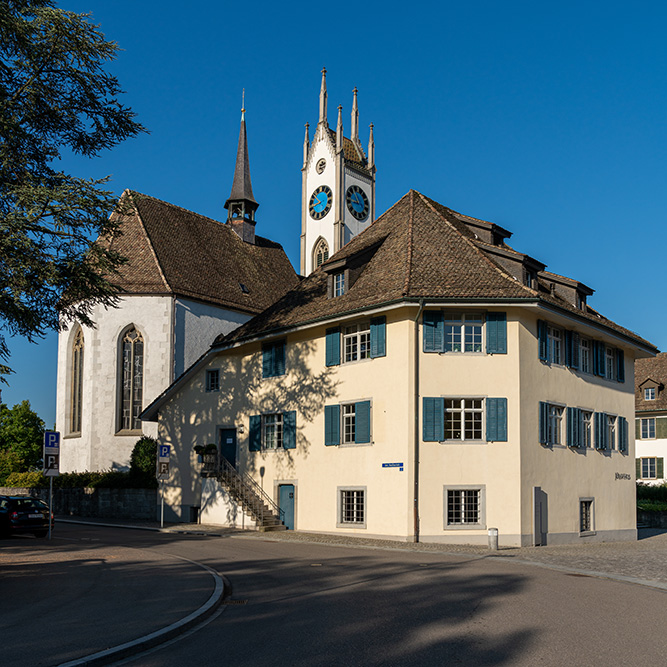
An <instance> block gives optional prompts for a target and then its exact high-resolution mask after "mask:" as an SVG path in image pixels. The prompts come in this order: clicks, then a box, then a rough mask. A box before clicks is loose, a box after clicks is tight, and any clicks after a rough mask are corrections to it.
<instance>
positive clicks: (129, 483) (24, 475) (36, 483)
mask: <svg viewBox="0 0 667 667" xmlns="http://www.w3.org/2000/svg"><path fill="white" fill-rule="evenodd" d="M151 482H152V483H153V484H151ZM5 486H9V487H16V488H21V489H23V488H26V489H39V488H45V487H48V486H49V478H48V477H45V476H44V474H43V473H41V472H13V473H11V474H10V475H8V476H7V479H6V480H5ZM53 488H54V489H80V488H92V489H96V488H97V489H146V488H157V481H156V480H155V478H153V479H152V480H151V479H148V478H145V477H144V478H139V479H137V478H136V477H135V476H134V475H131V474H130V473H129V472H119V471H117V470H105V471H102V472H69V473H67V472H66V473H61V474H60V475H58V476H57V477H54V478H53Z"/></svg>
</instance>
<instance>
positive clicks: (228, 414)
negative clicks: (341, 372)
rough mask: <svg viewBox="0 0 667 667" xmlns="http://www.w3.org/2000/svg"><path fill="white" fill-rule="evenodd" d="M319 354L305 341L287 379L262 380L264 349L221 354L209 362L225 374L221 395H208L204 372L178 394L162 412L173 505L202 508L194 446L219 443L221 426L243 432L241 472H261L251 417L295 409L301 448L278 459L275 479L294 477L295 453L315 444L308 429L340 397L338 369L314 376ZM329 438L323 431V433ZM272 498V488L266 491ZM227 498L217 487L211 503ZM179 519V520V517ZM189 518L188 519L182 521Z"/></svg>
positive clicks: (293, 350) (290, 350)
mask: <svg viewBox="0 0 667 667" xmlns="http://www.w3.org/2000/svg"><path fill="white" fill-rule="evenodd" d="M314 356H315V344H314V343H313V342H312V341H304V342H300V343H295V344H293V345H289V346H288V347H287V349H286V359H285V368H286V370H287V372H286V374H285V375H284V376H280V377H274V378H263V377H262V353H261V350H260V349H259V346H258V347H257V348H256V349H255V350H254V352H253V353H252V354H250V355H248V354H246V355H243V356H242V355H240V354H231V353H227V354H224V353H223V354H221V355H220V356H219V357H216V358H215V359H214V360H213V361H212V362H211V364H210V366H209V367H210V368H218V369H219V371H220V391H219V392H215V393H212V392H206V390H205V376H206V372H205V369H202V371H201V372H200V373H199V374H198V375H197V376H195V377H194V378H193V379H192V380H191V382H190V383H189V384H188V385H186V386H185V387H184V388H182V389H181V390H180V391H179V392H177V393H176V394H175V395H174V397H173V398H172V400H171V401H170V402H169V403H168V404H167V405H165V406H164V407H163V408H162V410H161V432H160V441H161V442H165V441H168V442H171V443H172V446H173V450H172V454H171V457H172V470H173V473H172V477H171V479H170V480H169V482H168V483H167V484H168V486H169V487H170V489H171V493H172V495H171V496H170V503H172V506H178V505H192V504H198V503H199V499H200V498H201V491H202V480H201V477H200V476H199V468H198V465H197V456H196V454H195V453H194V451H193V450H194V447H195V445H206V444H208V443H216V444H217V441H218V440H217V439H218V434H217V429H218V427H221V426H222V427H229V428H234V427H236V428H238V427H240V426H241V425H243V430H244V432H243V434H242V435H241V434H238V436H237V437H238V451H239V468H240V469H241V470H243V471H245V472H247V473H248V474H250V475H251V476H253V477H254V476H256V473H258V472H259V468H261V466H262V463H263V460H262V455H261V454H257V455H252V456H251V455H249V452H248V440H249V433H248V431H249V428H248V417H249V416H250V415H256V414H263V413H271V412H286V411H290V410H295V411H296V413H297V424H296V449H286V450H283V451H281V452H280V456H279V457H275V458H274V461H275V463H276V476H277V477H280V478H284V479H287V478H289V477H291V476H293V475H294V470H295V453H296V452H297V451H298V452H299V457H300V458H305V457H307V456H308V453H309V450H310V446H311V444H312V443H311V442H309V440H308V439H307V438H306V436H305V426H306V424H307V423H311V422H313V421H314V420H315V419H316V418H317V417H318V416H321V415H323V414H324V406H325V404H326V403H327V402H328V401H330V400H331V399H332V398H334V397H335V396H336V394H337V390H336V388H337V385H338V382H337V381H336V378H335V375H336V369H335V368H324V369H323V370H321V371H320V372H319V373H313V371H312V370H311V368H310V367H309V366H308V364H307V362H308V360H312V359H313V358H314ZM322 438H324V433H322ZM267 492H268V494H269V495H272V492H273V490H272V489H269V490H267ZM220 498H222V489H220V488H219V487H218V488H217V491H216V494H215V495H213V496H212V497H211V498H210V500H209V502H211V503H215V502H216V500H218V499H220ZM174 518H175V517H174ZM183 518H184V519H185V520H187V519H188V517H187V516H184V517H183Z"/></svg>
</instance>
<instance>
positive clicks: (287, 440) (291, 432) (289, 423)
mask: <svg viewBox="0 0 667 667" xmlns="http://www.w3.org/2000/svg"><path fill="white" fill-rule="evenodd" d="M295 448H296V412H295V411H294V410H290V411H289V412H283V449H295Z"/></svg>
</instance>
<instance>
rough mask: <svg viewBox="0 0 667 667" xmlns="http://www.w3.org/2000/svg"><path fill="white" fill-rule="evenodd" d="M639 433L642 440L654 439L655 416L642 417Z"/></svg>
mask: <svg viewBox="0 0 667 667" xmlns="http://www.w3.org/2000/svg"><path fill="white" fill-rule="evenodd" d="M640 433H641V439H642V440H655V417H642V419H641V420H640Z"/></svg>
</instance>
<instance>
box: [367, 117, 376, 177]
mask: <svg viewBox="0 0 667 667" xmlns="http://www.w3.org/2000/svg"><path fill="white" fill-rule="evenodd" d="M368 166H369V167H370V168H371V169H372V168H373V167H374V166H375V140H374V139H373V123H371V134H370V136H369V137H368Z"/></svg>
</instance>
